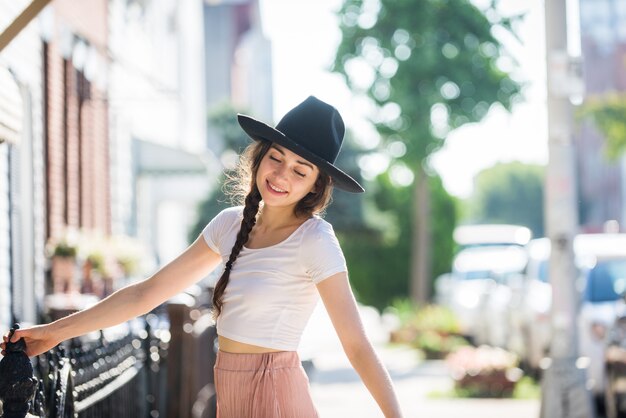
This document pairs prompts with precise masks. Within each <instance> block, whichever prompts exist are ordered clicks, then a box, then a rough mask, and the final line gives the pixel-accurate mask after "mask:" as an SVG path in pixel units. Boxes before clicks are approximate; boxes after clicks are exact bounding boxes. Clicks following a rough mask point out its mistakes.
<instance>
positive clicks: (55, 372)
mask: <svg viewBox="0 0 626 418" xmlns="http://www.w3.org/2000/svg"><path fill="white" fill-rule="evenodd" d="M125 325H126V329H125V330H124V332H123V333H121V332H120V331H119V330H117V331H118V332H117V334H116V335H113V336H110V335H106V334H105V333H100V338H97V339H96V340H90V341H87V340H85V339H84V338H82V339H73V340H71V341H69V342H67V343H66V344H64V345H62V346H58V347H57V348H55V349H53V350H51V351H49V352H47V353H45V354H43V355H41V356H38V357H37V358H36V359H35V360H34V362H33V363H34V367H33V372H34V373H33V375H34V377H35V379H36V382H37V384H36V386H37V388H36V389H37V390H36V393H35V396H34V399H32V400H31V401H30V405H29V406H30V410H29V413H30V414H32V415H35V416H40V417H55V418H57V417H58V418H61V417H63V418H65V417H78V418H100V417H119V418H125V417H128V418H141V417H146V418H159V417H190V418H192V417H193V418H196V417H197V418H209V417H214V416H215V393H214V390H213V373H212V372H213V365H214V362H215V347H216V344H215V340H216V338H217V335H216V332H215V327H214V326H213V322H212V321H211V320H210V315H209V313H208V310H207V309H203V308H201V307H197V306H196V305H195V304H193V303H170V304H168V305H164V306H162V307H160V308H159V309H158V310H157V311H154V312H152V313H150V314H148V315H146V316H144V317H141V318H138V319H136V320H133V321H131V322H128V323H126V324H125ZM9 357H11V356H10V355H7V357H6V358H4V359H3V362H5V361H7V360H9ZM168 375H169V378H168ZM7 378H8V376H0V383H2V381H3V380H5V379H7ZM0 386H1V384H0ZM1 397H2V394H1V393H0V398H1ZM4 401H5V404H7V405H5V406H8V402H9V401H8V400H7V398H4ZM5 409H7V410H5V412H4V415H3V416H2V417H3V418H13V417H17V416H21V417H23V416H24V415H23V413H22V414H21V415H20V414H19V413H18V414H17V415H15V414H13V412H11V411H13V410H14V409H15V410H17V409H19V408H17V409H16V408H14V407H12V408H11V411H9V408H5Z"/></svg>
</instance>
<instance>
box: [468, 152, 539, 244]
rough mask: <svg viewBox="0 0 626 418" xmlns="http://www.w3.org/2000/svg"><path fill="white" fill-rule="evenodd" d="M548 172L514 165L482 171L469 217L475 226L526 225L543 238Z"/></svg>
mask: <svg viewBox="0 0 626 418" xmlns="http://www.w3.org/2000/svg"><path fill="white" fill-rule="evenodd" d="M544 177H545V168H544V167H543V166H540V165H532V164H523V163H520V162H513V163H507V164H496V165H495V166H493V167H491V168H488V169H486V170H483V171H481V172H480V173H479V174H478V175H477V176H476V180H475V188H474V194H473V196H472V197H471V198H470V208H469V214H470V217H471V219H470V220H471V221H472V222H475V223H509V224H516V225H523V226H526V227H528V228H530V229H531V230H532V231H533V236H534V237H542V236H544V218H543V213H544V211H543V206H544V199H543V195H544V194H543V193H544V188H543V183H544Z"/></svg>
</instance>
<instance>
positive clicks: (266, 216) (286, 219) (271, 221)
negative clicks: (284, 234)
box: [257, 206, 305, 229]
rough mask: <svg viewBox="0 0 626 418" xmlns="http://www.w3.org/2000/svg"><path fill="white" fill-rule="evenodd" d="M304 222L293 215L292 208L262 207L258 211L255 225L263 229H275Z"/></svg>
mask: <svg viewBox="0 0 626 418" xmlns="http://www.w3.org/2000/svg"><path fill="white" fill-rule="evenodd" d="M304 220H305V219H300V218H298V217H297V216H296V215H295V214H294V213H293V207H268V206H263V208H262V209H261V210H260V211H259V217H258V219H257V225H262V226H263V228H264V229H265V228H267V229H277V228H281V227H283V226H287V225H291V224H293V223H295V222H298V221H304Z"/></svg>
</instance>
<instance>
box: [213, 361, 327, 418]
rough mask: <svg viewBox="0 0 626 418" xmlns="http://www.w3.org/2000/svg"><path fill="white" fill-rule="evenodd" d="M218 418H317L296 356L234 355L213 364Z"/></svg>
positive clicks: (305, 378) (307, 380) (306, 379)
mask: <svg viewBox="0 0 626 418" xmlns="http://www.w3.org/2000/svg"><path fill="white" fill-rule="evenodd" d="M213 370H214V372H215V389H216V392H217V417H218V418H279V417H280V418H317V417H318V416H319V415H318V413H317V410H316V409H315V406H314V405H313V400H312V399H311V394H310V392H309V379H308V378H307V376H306V373H305V372H304V369H303V368H302V364H301V363H300V358H299V357H298V353H296V352H295V351H280V352H274V353H261V354H235V353H228V352H225V351H218V353H217V359H216V361H215V367H214V369H213Z"/></svg>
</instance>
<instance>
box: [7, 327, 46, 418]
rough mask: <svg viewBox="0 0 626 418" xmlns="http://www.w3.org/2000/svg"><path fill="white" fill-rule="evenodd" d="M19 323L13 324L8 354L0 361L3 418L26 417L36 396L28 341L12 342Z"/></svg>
mask: <svg viewBox="0 0 626 418" xmlns="http://www.w3.org/2000/svg"><path fill="white" fill-rule="evenodd" d="M16 329H19V324H15V325H13V328H11V331H10V333H9V342H7V346H6V350H5V351H6V356H5V357H4V358H3V359H2V360H1V361H0V401H2V408H3V415H2V418H24V417H25V416H26V414H27V413H28V410H29V409H30V401H31V400H32V399H33V397H34V396H35V390H36V389H37V383H38V381H37V379H35V377H33V366H32V364H31V363H30V359H29V358H28V356H27V355H26V353H25V352H24V350H26V343H25V342H24V339H23V338H21V339H20V340H19V341H17V342H15V343H12V342H10V340H11V337H12V336H13V334H14V333H15V330H16Z"/></svg>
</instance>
